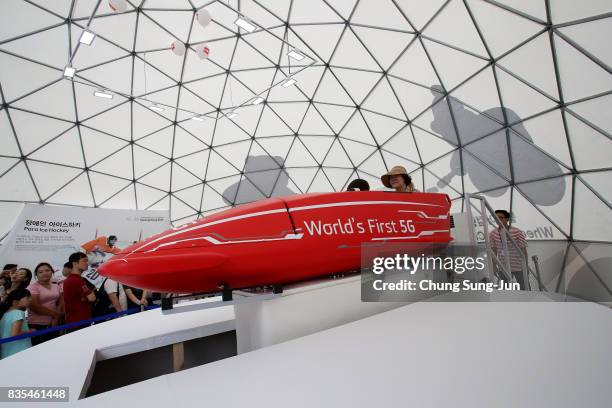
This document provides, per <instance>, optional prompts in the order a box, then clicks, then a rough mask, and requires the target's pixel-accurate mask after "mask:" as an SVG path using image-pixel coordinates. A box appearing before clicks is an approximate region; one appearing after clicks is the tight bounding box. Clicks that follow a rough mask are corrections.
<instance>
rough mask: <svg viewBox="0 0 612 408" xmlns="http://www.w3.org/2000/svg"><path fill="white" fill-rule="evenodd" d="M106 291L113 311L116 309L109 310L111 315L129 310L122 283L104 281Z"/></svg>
mask: <svg viewBox="0 0 612 408" xmlns="http://www.w3.org/2000/svg"><path fill="white" fill-rule="evenodd" d="M104 290H105V291H106V293H107V294H108V299H109V300H110V302H111V307H112V309H114V310H109V313H114V312H122V311H124V310H127V296H126V294H125V290H124V288H123V285H122V284H121V283H119V282H117V281H114V280H112V279H110V278H107V279H106V280H105V281H104Z"/></svg>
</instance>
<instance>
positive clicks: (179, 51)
mask: <svg viewBox="0 0 612 408" xmlns="http://www.w3.org/2000/svg"><path fill="white" fill-rule="evenodd" d="M170 49H171V50H172V52H173V53H175V54H176V55H178V56H179V57H182V56H183V55H185V44H183V43H182V41H179V40H174V41H172V44H170Z"/></svg>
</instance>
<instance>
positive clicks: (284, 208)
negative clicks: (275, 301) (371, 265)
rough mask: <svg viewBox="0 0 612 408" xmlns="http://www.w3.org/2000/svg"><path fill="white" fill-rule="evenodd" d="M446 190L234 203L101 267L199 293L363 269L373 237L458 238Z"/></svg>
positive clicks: (135, 281)
mask: <svg viewBox="0 0 612 408" xmlns="http://www.w3.org/2000/svg"><path fill="white" fill-rule="evenodd" d="M449 210H450V200H449V198H448V196H447V195H446V194H432V193H394V192H376V191H370V192H341V193H320V194H303V195H293V196H287V197H280V198H270V199H266V200H261V201H257V202H254V203H250V204H245V205H241V206H238V207H234V208H231V209H228V210H225V211H222V212H219V213H216V214H213V215H210V216H207V217H205V218H202V219H200V220H197V221H194V222H191V223H188V224H185V225H182V226H180V227H176V228H173V229H171V230H168V231H165V232H163V233H161V234H158V235H154V236H152V237H150V238H148V239H146V240H144V241H141V242H139V243H137V244H134V245H132V246H129V247H127V248H125V249H123V250H122V251H121V252H120V253H119V254H117V255H115V256H114V257H112V258H111V259H110V260H108V261H107V262H105V263H104V264H102V265H101V266H100V268H99V269H98V271H99V273H100V274H102V275H104V276H107V277H110V278H112V279H115V280H118V281H120V282H123V283H125V284H126V285H129V286H134V287H137V288H143V289H150V290H154V291H161V292H175V293H192V292H213V291H218V290H219V287H220V285H223V286H224V287H231V288H233V289H239V288H248V287H252V286H259V285H275V284H283V283H288V282H296V281H301V280H306V279H312V278H315V277H318V276H323V275H330V274H335V273H341V272H346V271H351V270H358V269H359V268H360V262H361V257H360V247H361V244H362V243H366V242H372V243H373V242H378V243H384V242H436V243H444V242H449V241H450V240H451V237H450V220H449Z"/></svg>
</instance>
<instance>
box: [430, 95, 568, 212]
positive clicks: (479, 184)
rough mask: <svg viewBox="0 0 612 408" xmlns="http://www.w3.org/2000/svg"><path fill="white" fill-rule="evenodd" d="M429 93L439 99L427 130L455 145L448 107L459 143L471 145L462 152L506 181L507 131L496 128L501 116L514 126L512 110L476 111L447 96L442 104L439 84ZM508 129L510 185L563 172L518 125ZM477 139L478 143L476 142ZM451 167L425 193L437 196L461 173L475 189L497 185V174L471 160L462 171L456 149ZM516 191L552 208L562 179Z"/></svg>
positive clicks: (560, 194) (560, 192)
mask: <svg viewBox="0 0 612 408" xmlns="http://www.w3.org/2000/svg"><path fill="white" fill-rule="evenodd" d="M431 92H432V94H433V95H434V101H436V100H440V101H439V102H438V103H436V104H435V105H434V106H433V107H432V111H433V116H434V120H433V121H432V122H431V129H432V130H433V131H434V132H436V133H438V134H439V135H440V136H442V138H443V139H444V140H446V141H447V142H449V143H451V144H453V145H457V137H456V136H455V135H456V132H455V127H454V126H453V120H452V118H451V114H450V111H449V109H448V106H449V105H450V106H451V108H452V114H453V116H454V118H455V123H456V124H457V130H458V132H459V135H460V136H459V137H460V139H461V144H462V145H466V144H468V143H471V142H474V143H472V144H469V145H468V146H466V147H464V150H466V151H468V152H469V153H471V154H472V155H473V156H475V157H477V158H479V159H480V160H482V161H483V162H484V163H486V164H487V165H488V166H489V167H491V168H492V169H494V170H495V171H496V172H497V173H499V174H500V175H503V176H504V177H505V178H506V179H510V178H511V177H510V170H509V169H510V167H509V162H508V158H509V156H508V144H507V139H506V132H505V130H504V129H501V127H502V125H501V123H504V113H505V115H506V118H507V123H516V122H519V121H520V120H521V118H520V117H519V116H518V115H517V114H516V113H515V112H514V111H513V110H511V109H507V108H501V107H494V108H491V109H487V110H486V111H484V112H482V113H477V112H475V111H473V110H472V109H469V108H467V106H466V104H464V103H463V102H462V101H461V100H459V99H457V98H455V97H452V96H450V95H449V96H448V101H449V103H446V101H444V100H441V99H440V96H441V93H442V92H443V90H442V87H441V86H439V85H433V86H432V87H431ZM492 118H494V119H492ZM512 129H513V131H514V132H511V135H512V136H511V139H512V142H511V154H512V168H513V170H514V179H515V183H516V182H522V181H525V182H527V181H530V180H536V179H540V178H544V177H554V176H561V175H562V174H563V171H562V168H561V166H560V165H559V164H558V163H557V162H555V161H554V160H552V159H551V158H549V157H548V156H546V155H545V154H544V153H542V152H541V151H540V150H538V149H537V148H536V147H535V146H534V145H533V140H532V138H531V136H530V135H529V133H528V132H527V130H526V129H525V127H524V126H523V123H518V124H516V125H514V126H512ZM496 131H497V132H496ZM515 132H516V133H519V134H520V135H521V136H522V138H523V140H526V141H528V142H525V141H521V138H520V137H519V136H517V135H516V134H515ZM487 134H490V136H487V137H484V138H482V137H483V136H484V135H487ZM480 138H482V139H481V140H477V139H480ZM450 167H451V168H450V172H449V173H448V174H446V175H445V176H443V177H441V178H440V180H439V181H438V185H437V187H432V188H430V189H428V190H427V191H430V192H437V191H438V188H443V187H446V186H448V184H449V183H450V182H451V180H452V179H453V178H454V177H455V176H464V175H466V174H468V175H469V177H470V179H471V180H472V183H473V184H474V186H475V187H476V188H477V190H478V191H484V190H490V189H491V187H493V186H499V180H500V178H499V176H496V175H494V174H493V173H492V172H487V171H482V168H483V166H482V165H481V164H480V163H478V162H477V161H476V160H464V161H463V169H462V166H461V160H460V153H459V151H458V150H457V151H455V152H453V153H452V157H451V162H450ZM508 188H509V186H508V187H506V188H500V189H498V190H495V191H491V192H488V193H487V194H489V195H491V196H494V197H497V196H501V195H503V194H504V193H505V192H506V191H507V189H508ZM519 188H520V190H521V191H522V192H523V193H525V194H526V195H527V196H528V197H529V198H530V199H531V200H532V201H533V202H534V203H535V204H537V205H545V206H551V205H555V204H557V203H559V202H560V201H561V200H562V199H563V196H564V195H565V180H564V179H563V177H558V178H552V179H547V180H542V181H538V182H537V183H529V184H521V185H519Z"/></svg>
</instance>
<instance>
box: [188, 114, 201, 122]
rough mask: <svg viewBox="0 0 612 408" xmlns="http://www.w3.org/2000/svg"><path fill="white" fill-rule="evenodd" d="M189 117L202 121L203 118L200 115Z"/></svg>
mask: <svg viewBox="0 0 612 408" xmlns="http://www.w3.org/2000/svg"><path fill="white" fill-rule="evenodd" d="M191 119H193V120H197V121H198V122H204V118H203V117H202V116H201V115H196V116H194V117H192V118H191Z"/></svg>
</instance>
